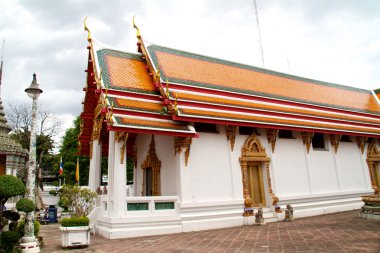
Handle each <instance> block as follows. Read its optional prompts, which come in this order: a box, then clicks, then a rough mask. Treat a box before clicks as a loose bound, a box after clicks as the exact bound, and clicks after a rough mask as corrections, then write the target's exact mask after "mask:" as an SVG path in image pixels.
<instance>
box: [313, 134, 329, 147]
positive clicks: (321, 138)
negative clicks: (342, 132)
mask: <svg viewBox="0 0 380 253" xmlns="http://www.w3.org/2000/svg"><path fill="white" fill-rule="evenodd" d="M311 144H312V145H313V149H324V150H326V145H325V135H324V134H321V133H314V136H313V139H312V141H311Z"/></svg>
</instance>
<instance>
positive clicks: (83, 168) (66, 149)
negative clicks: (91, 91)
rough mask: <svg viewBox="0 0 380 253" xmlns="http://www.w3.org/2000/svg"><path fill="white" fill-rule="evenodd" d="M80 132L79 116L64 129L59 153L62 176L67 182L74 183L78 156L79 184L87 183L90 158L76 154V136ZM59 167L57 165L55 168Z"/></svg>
mask: <svg viewBox="0 0 380 253" xmlns="http://www.w3.org/2000/svg"><path fill="white" fill-rule="evenodd" d="M79 133H80V117H79V116H78V117H77V118H76V119H75V120H74V127H72V128H69V129H67V130H66V132H65V135H64V136H63V138H62V146H61V149H60V152H59V153H60V155H61V157H62V161H63V177H64V178H65V181H66V183H67V184H74V183H75V171H76V164H77V158H78V157H79V175H80V176H79V181H80V182H79V183H80V185H87V184H88V171H89V166H90V159H89V158H88V157H83V156H78V155H77V153H78V136H79ZM58 169H59V167H57V170H58Z"/></svg>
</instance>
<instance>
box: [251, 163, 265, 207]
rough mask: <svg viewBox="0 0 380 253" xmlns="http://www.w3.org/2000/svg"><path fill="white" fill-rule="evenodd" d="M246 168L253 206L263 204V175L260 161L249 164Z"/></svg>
mask: <svg viewBox="0 0 380 253" xmlns="http://www.w3.org/2000/svg"><path fill="white" fill-rule="evenodd" d="M247 170H248V187H249V194H250V196H251V199H252V201H253V206H255V207H261V206H265V194H264V184H263V175H262V169H261V166H260V163H252V164H249V165H248V167H247Z"/></svg>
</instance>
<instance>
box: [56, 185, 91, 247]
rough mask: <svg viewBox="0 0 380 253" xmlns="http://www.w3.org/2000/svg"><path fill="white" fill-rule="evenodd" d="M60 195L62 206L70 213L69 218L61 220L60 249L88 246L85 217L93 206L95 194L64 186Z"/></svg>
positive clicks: (88, 190)
mask: <svg viewBox="0 0 380 253" xmlns="http://www.w3.org/2000/svg"><path fill="white" fill-rule="evenodd" d="M60 194H61V196H60V197H61V200H60V201H61V202H62V205H65V206H67V207H68V210H69V211H71V212H72V214H71V218H64V219H62V220H61V227H60V230H61V231H62V237H61V239H62V247H63V248H68V247H78V246H80V247H83V246H88V245H89V244H90V230H91V228H90V226H89V223H90V220H89V219H88V217H86V216H87V215H88V214H89V213H90V212H91V210H92V209H93V207H94V205H95V198H96V193H95V192H93V191H91V190H90V189H87V188H80V187H78V186H71V185H64V186H63V187H62V189H61V193H60Z"/></svg>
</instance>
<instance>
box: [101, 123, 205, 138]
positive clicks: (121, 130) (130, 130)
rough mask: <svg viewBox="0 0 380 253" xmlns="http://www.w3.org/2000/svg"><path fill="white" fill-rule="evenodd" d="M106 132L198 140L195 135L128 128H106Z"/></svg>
mask: <svg viewBox="0 0 380 253" xmlns="http://www.w3.org/2000/svg"><path fill="white" fill-rule="evenodd" d="M107 130H108V131H115V132H128V133H137V134H158V135H166V136H179V137H192V138H198V137H199V135H198V134H197V133H195V134H193V133H180V132H172V131H159V130H150V129H137V128H130V127H114V126H109V127H107Z"/></svg>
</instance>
